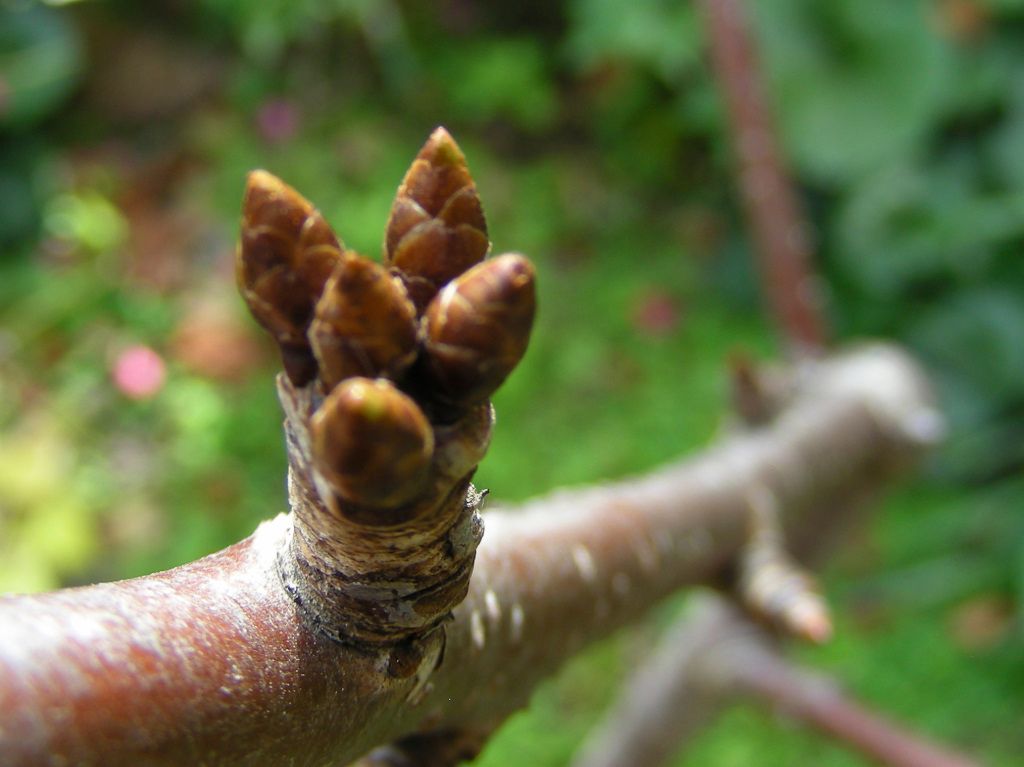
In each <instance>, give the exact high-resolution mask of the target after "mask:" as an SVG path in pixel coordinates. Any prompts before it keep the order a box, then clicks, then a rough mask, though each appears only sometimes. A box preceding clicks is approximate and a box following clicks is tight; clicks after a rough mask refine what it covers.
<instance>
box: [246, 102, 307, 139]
mask: <svg viewBox="0 0 1024 767" xmlns="http://www.w3.org/2000/svg"><path fill="white" fill-rule="evenodd" d="M256 127H257V129H258V130H259V133H260V135H261V136H262V137H263V139H264V140H265V141H269V142H270V143H272V144H280V143H283V142H285V141H288V140H290V139H291V138H293V137H294V136H295V134H296V133H297V132H298V130H299V110H298V109H297V108H296V107H295V105H294V104H292V102H290V101H286V100H285V99H272V100H271V101H267V102H265V103H264V104H263V105H262V106H261V107H260V109H259V111H258V112H257V113H256Z"/></svg>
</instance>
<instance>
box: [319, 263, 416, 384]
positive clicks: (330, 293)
mask: <svg viewBox="0 0 1024 767" xmlns="http://www.w3.org/2000/svg"><path fill="white" fill-rule="evenodd" d="M309 340H310V342H311V343H312V345H313V352H314V353H315V354H316V359H317V362H319V363H320V379H321V381H323V385H324V390H325V391H330V390H331V389H333V388H334V387H335V386H337V385H338V384H339V383H341V381H342V380H344V379H346V378H350V377H352V376H366V377H370V378H375V377H377V376H385V377H387V378H391V379H395V378H397V377H398V376H399V375H401V373H402V372H404V371H405V369H406V368H408V367H409V366H410V365H411V364H412V363H413V361H414V360H415V359H416V310H415V309H414V308H413V305H412V302H411V301H410V300H409V297H408V295H407V294H406V292H405V289H404V288H403V287H402V285H401V283H399V282H397V281H396V280H395V279H394V278H393V277H392V276H391V275H390V274H388V272H387V270H386V269H384V268H383V267H382V266H380V265H378V264H375V263H374V262H373V261H370V260H369V259H367V258H363V257H362V256H358V255H356V254H355V253H353V252H351V251H348V252H346V253H345V255H344V256H343V257H342V259H341V262H340V263H339V264H338V266H337V268H336V269H335V271H334V274H333V275H332V277H331V279H330V280H329V281H328V283H327V285H326V287H325V288H324V292H323V295H322V296H321V297H320V300H319V302H317V305H316V314H315V317H314V319H313V322H312V324H311V325H310V328H309Z"/></svg>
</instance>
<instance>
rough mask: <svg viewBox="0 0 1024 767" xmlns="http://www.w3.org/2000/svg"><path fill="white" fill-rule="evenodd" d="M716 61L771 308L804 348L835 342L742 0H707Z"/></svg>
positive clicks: (789, 338) (786, 331)
mask: <svg viewBox="0 0 1024 767" xmlns="http://www.w3.org/2000/svg"><path fill="white" fill-rule="evenodd" d="M699 5H700V7H701V9H702V10H703V13H704V17H705V29H706V30H707V35H708V45H709V49H710V54H711V64H712V68H713V70H714V74H715V77H716V78H717V80H718V84H719V89H720V91H721V93H722V95H723V97H724V99H725V106H726V109H727V113H728V124H729V127H730V131H731V133H732V143H733V148H734V152H735V155H736V162H737V166H738V167H737V172H736V176H737V179H738V183H739V187H740V192H741V194H742V199H743V207H744V210H745V212H746V218H747V223H748V226H749V228H750V231H751V233H752V235H753V238H754V246H755V247H754V250H755V251H756V254H757V260H758V264H759V266H760V271H761V282H762V285H763V286H764V290H765V292H766V294H767V295H766V299H767V302H768V308H769V310H770V312H771V315H772V317H773V318H774V320H775V322H776V324H777V325H778V328H779V331H780V333H781V335H782V337H783V339H785V340H786V341H788V342H789V343H790V344H792V345H794V346H796V347H797V350H798V351H817V350H820V349H821V348H822V347H823V346H824V345H825V343H826V341H827V340H828V327H827V323H826V320H825V318H824V316H823V312H822V308H821V300H820V295H819V287H818V283H817V280H816V278H815V275H814V271H813V269H812V268H811V267H810V260H811V242H810V236H809V227H808V225H807V222H806V217H805V216H804V213H803V209H802V207H801V204H800V201H799V199H798V197H797V195H796V193H795V191H794V187H793V184H792V182H791V180H790V178H789V176H788V175H787V173H786V170H785V163H784V162H783V159H782V153H781V152H780V150H779V146H778V141H777V139H776V137H775V131H774V128H773V125H772V120H771V110H770V109H769V108H768V104H767V101H766V98H765V94H764V90H763V88H762V85H761V83H760V81H759V80H758V72H759V68H758V67H757V59H756V52H755V45H754V42H753V40H752V38H751V35H750V31H749V29H748V28H747V23H746V21H745V19H744V16H743V8H742V0H701V2H700V4H699Z"/></svg>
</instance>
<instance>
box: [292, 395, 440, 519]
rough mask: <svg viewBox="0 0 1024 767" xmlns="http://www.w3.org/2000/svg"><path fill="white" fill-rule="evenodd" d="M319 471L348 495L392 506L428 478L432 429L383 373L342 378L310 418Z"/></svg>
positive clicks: (409, 496)
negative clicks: (372, 378)
mask: <svg viewBox="0 0 1024 767" xmlns="http://www.w3.org/2000/svg"><path fill="white" fill-rule="evenodd" d="M310 431H311V434H312V438H313V461H314V464H315V466H316V469H317V471H319V472H320V475H321V476H322V477H323V479H324V480H326V481H327V483H328V484H329V485H330V486H331V488H332V489H333V490H334V491H335V492H336V493H337V494H338V495H339V496H340V497H341V498H342V499H344V500H347V501H350V502H352V503H355V504H359V505H361V506H373V507H378V508H379V507H394V506H399V505H401V504H403V503H406V502H408V501H410V500H411V499H412V498H414V497H415V496H416V495H417V493H419V492H420V491H421V490H422V489H423V487H424V484H425V482H426V480H427V476H428V472H429V468H430V462H431V458H432V457H433V453H434V433H433V430H432V429H431V427H430V424H429V423H428V422H427V418H426V416H424V415H423V411H422V410H420V408H419V406H418V405H417V404H416V403H415V402H413V400H412V399H410V398H409V397H407V396H406V395H405V394H403V393H402V392H400V391H399V390H398V389H396V388H395V386H394V385H393V384H392V383H390V382H389V381H386V380H384V379H376V380H371V379H369V378H348V379H346V380H345V381H342V382H341V383H340V384H339V385H338V386H337V387H336V388H335V389H334V391H332V392H331V393H330V394H329V395H328V396H327V397H326V398H325V399H324V402H323V405H322V406H321V407H320V409H319V410H317V412H316V413H315V414H314V415H313V418H312V421H311V423H310Z"/></svg>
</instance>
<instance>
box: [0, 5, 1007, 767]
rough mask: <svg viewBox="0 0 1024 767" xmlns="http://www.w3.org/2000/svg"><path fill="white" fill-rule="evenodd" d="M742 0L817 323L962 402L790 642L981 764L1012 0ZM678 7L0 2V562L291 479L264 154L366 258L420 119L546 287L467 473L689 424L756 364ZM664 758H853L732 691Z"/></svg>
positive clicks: (505, 491) (533, 718)
mask: <svg viewBox="0 0 1024 767" xmlns="http://www.w3.org/2000/svg"><path fill="white" fill-rule="evenodd" d="M748 5H749V6H750V8H751V12H752V13H753V18H752V22H753V24H754V27H755V29H756V33H757V36H758V38H759V41H760V44H761V46H762V56H763V64H764V71H763V76H764V79H765V80H766V82H767V84H768V86H769V92H770V94H771V97H772V99H773V101H774V105H775V108H776V111H777V117H778V122H779V125H780V130H781V137H782V140H783V143H784V144H785V147H786V151H787V152H788V155H789V157H790V159H791V161H792V163H793V166H794V170H795V173H796V175H797V177H798V180H799V182H800V185H801V190H802V192H803V194H804V196H805V199H806V202H807V205H808V207H809V210H810V213H811V216H812V218H813V224H814V227H815V235H816V242H817V246H818V251H819V255H820V267H821V269H822V270H823V272H824V274H825V277H826V278H827V283H828V298H829V304H830V306H829V310H830V314H831V317H832V319H833V321H834V322H835V324H836V326H837V328H838V329H839V331H838V332H839V334H840V336H841V338H842V339H844V340H846V339H854V338H857V337H863V336H883V337H889V338H893V339H896V340H898V341H900V342H902V343H904V344H906V345H908V346H909V347H911V348H912V349H913V350H914V351H915V352H916V353H917V354H918V355H919V356H920V358H921V359H922V360H924V361H925V362H926V363H927V364H928V365H929V367H930V369H931V371H932V373H933V376H934V380H935V382H936V385H937V388H938V390H939V393H940V396H941V398H942V401H943V406H944V409H945V412H946V413H947V414H948V416H949V419H950V424H951V433H950V438H949V440H948V442H947V444H946V445H945V446H944V447H943V448H942V450H940V451H939V452H938V453H937V454H936V455H935V456H934V458H933V459H932V460H931V461H930V462H929V464H928V465H927V466H926V467H925V470H924V472H923V476H922V477H920V478H919V479H917V480H915V481H913V482H912V483H911V484H908V485H906V486H904V487H902V488H898V489H896V490H895V492H893V493H892V494H890V495H889V496H888V497H887V499H886V500H885V501H884V503H883V504H882V508H881V509H879V513H878V514H877V515H875V516H874V517H873V518H872V519H871V520H870V521H869V522H867V523H866V524H865V525H864V527H863V529H861V530H860V531H859V532H858V533H857V535H856V536H855V537H854V538H853V539H852V540H850V541H849V544H848V545H847V547H846V548H845V549H844V551H842V552H841V553H840V554H839V555H838V556H837V557H836V558H835V559H834V561H833V564H832V565H831V566H830V569H829V571H828V572H827V573H826V574H825V582H826V587H827V589H828V592H829V595H830V597H831V599H832V601H833V603H834V606H835V610H836V613H837V620H838V624H839V632H838V637H837V638H836V640H835V641H834V642H832V643H831V644H830V645H829V646H827V647H825V648H820V649H813V650H801V651H799V652H798V657H800V658H801V659H803V660H806V661H807V662H809V663H812V664H814V665H817V666H819V667H821V668H824V669H827V670H828V671H830V672H831V673H833V674H834V675H835V676H836V677H837V678H839V679H840V680H841V681H842V682H843V683H844V684H846V685H847V686H848V687H849V688H850V689H851V690H852V691H853V692H854V693H856V694H857V695H858V696H860V697H861V698H862V699H864V700H866V701H867V702H869V703H870V704H872V705H874V706H876V707H877V708H878V709H880V710H882V711H885V712H887V713H889V714H891V715H893V716H894V717H896V718H898V719H900V720H902V721H906V722H908V723H911V724H912V725H913V726H914V727H915V728H917V729H919V730H921V731H923V732H928V733H931V734H934V735H936V736H938V737H939V738H941V739H943V740H945V741H947V742H950V743H953V744H957V745H959V746H960V747H962V748H964V749H967V750H969V751H971V752H973V753H975V754H977V755H979V756H980V757H982V758H983V759H984V760H985V762H986V763H987V764H992V765H1010V764H1019V759H1020V755H1021V754H1022V753H1024V650H1022V630H1021V629H1022V624H1021V616H1022V607H1024V515H1022V513H1021V510H1022V506H1024V471H1022V470H1024V252H1022V249H1024V0H929V1H928V2H925V1H917V0H901V1H899V2H893V1H892V0H830V2H828V3H821V2H815V1H814V0H760V1H759V2H757V3H754V2H750V3H748ZM704 53H705V52H704V35H703V32H702V29H701V27H700V24H699V18H698V16H697V14H696V12H695V9H694V8H693V7H692V5H691V4H690V3H687V2H668V0H664V1H663V0H632V1H627V0H561V1H554V2H553V1H551V0H547V1H545V2H540V1H538V0H525V2H521V3H498V2H492V3H474V2H470V0H442V1H440V2H429V0H266V1H265V2H260V3H255V2H247V1H246V0H191V1H189V0H151V2H146V3H141V2H138V3H133V2H128V1H127V0H122V1H121V2H117V1H115V0H109V1H107V2H100V1H99V0H92V1H90V0H84V1H82V2H51V3H40V2H29V1H28V0H0V371H2V373H0V591H31V590H42V589H50V588H55V587H58V586H66V585H75V584H82V583H87V582H92V581H96V580H107V579H114V578H121V577H127V576H132V575H138V574H141V573H146V572H150V571H153V570H156V569H160V568H165V567H170V566H173V565H175V564H179V563H181V562H184V561H187V560H190V559H193V558H196V557H198V556H201V555H203V554H205V553H208V552H210V551H213V550H215V549H217V548H219V547H222V546H224V545H226V544H228V543H231V542H233V541H235V540H237V539H239V538H240V537H243V536H245V535H247V534H248V533H249V532H250V531H251V530H252V529H253V527H254V526H255V525H256V523H257V522H258V521H259V520H261V519H264V518H266V517H268V516H270V515H272V514H274V513H276V512H277V511H279V510H282V509H283V508H284V504H285V498H284V453H283V449H282V438H281V435H280V413H279V409H278V406H277V403H276V400H275V395H274V388H273V381H272V377H273V374H274V371H275V367H276V364H275V358H274V353H273V350H272V349H271V345H270V342H269V341H268V339H266V338H264V337H263V336H262V335H261V333H259V332H258V330H257V328H256V326H255V323H254V322H252V321H251V320H249V319H248V318H247V317H246V316H245V313H244V310H243V307H242V303H241V301H240V299H239V298H238V297H237V295H236V293H235V288H234V279H233V268H232V258H233V250H234V242H235V238H236V233H237V222H238V216H239V204H240V199H241V193H242V188H243V183H244V175H245V173H246V172H247V171H248V170H250V169H252V168H255V167H266V168H268V169H269V170H271V171H273V172H275V173H277V174H278V175H280V176H282V177H283V178H284V179H285V180H286V181H288V182H289V183H291V184H292V185H294V186H295V187H297V188H298V189H299V190H300V191H301V192H303V193H304V194H305V195H306V196H307V197H308V198H310V199H311V200H312V201H313V202H314V203H315V204H316V205H318V206H319V207H320V209H321V210H322V211H323V213H324V214H325V215H326V217H327V218H328V220H329V221H331V222H332V223H333V224H334V225H335V227H336V228H337V230H338V231H339V233H340V234H341V236H342V237H343V239H344V240H345V242H346V243H347V244H348V245H349V246H350V247H354V248H356V249H358V250H360V251H362V252H364V253H367V254H370V255H373V256H377V254H378V253H379V249H380V240H381V236H382V232H383V226H384V222H385V220H386V217H387V212H388V209H389V205H390V200H391V197H392V195H393V193H394V190H395V188H396V186H397V184H398V182H399V181H400V179H401V177H402V174H403V173H404V170H405V168H406V167H407V165H408V163H409V161H410V160H411V158H412V157H413V155H414V154H415V152H416V151H417V149H418V148H419V146H420V144H421V143H422V142H423V141H424V140H425V138H426V136H427V135H428V133H429V132H430V130H431V129H432V128H433V127H434V126H435V125H438V124H444V125H446V126H447V127H448V128H449V129H450V130H451V131H452V133H453V134H454V135H455V137H456V138H457V140H458V141H459V142H460V143H461V145H462V147H463V149H464V151H465V153H466V155H467V156H468V159H469V162H470V166H471V168H472V170H473V173H474V175H475V177H476V179H477V182H478V186H479V189H480V192H481V195H482V198H483V200H484V203H485V206H486V208H487V213H488V217H489V221H490V224H491V236H492V240H493V242H494V246H495V250H496V251H499V252H500V251H503V250H520V251H523V252H525V253H527V254H528V255H530V256H531V257H532V258H533V259H534V260H535V261H536V263H537V265H538V269H539V275H540V301H541V304H540V307H541V308H540V315H539V321H538V326H537V329H536V335H535V339H534V341H533V343H532V345H531V348H530V351H529V354H528V355H527V358H526V360H525V361H524V364H523V365H522V367H521V369H520V370H519V371H518V372H517V373H516V374H515V375H514V376H513V377H512V378H511V379H510V381H509V382H508V384H507V385H506V386H505V388H504V389H503V390H502V391H501V392H500V393H499V396H498V397H497V400H496V405H497V408H498V413H499V423H498V428H497V434H496V438H495V442H494V446H493V448H492V450H491V452H490V454H489V456H488V458H487V460H486V462H485V464H484V465H483V466H482V467H481V470H480V472H479V475H478V479H479V484H481V485H483V486H485V487H489V488H490V489H491V490H492V491H493V493H494V497H496V498H498V499H504V500H517V499H522V498H526V497H528V496H532V495H536V494H538V493H541V492H543V491H545V490H548V489H550V488H553V487H555V486H558V485H566V484H577V483H584V482H592V481H597V480H602V479H608V478H614V477H618V476H623V475H627V474H630V473H635V472H638V471H642V470H644V469H647V468H650V467H652V466H655V465H657V464H658V463H661V462H663V461H666V460H668V459H670V458H672V457H674V456H677V455H679V454H680V453H683V452H690V451H695V450H697V449H699V448H700V447H701V446H702V445H704V444H706V443H707V442H708V441H709V440H710V439H712V438H713V437H714V435H715V433H716V431H717V430H718V428H719V427H720V424H721V422H722V420H723V415H724V414H725V412H726V401H727V394H726V390H727V385H726V366H725V361H726V359H727V358H728V356H729V354H730V353H732V352H734V351H736V350H744V351H746V352H749V353H751V354H753V355H755V356H758V357H765V358H770V357H772V356H774V355H775V354H776V353H777V348H776V341H775V339H774V337H773V332H772V329H771V328H770V327H769V325H768V323H767V321H766V319H765V315H764V313H763V312H762V310H761V308H760V299H759V296H758V287H757V282H756V277H755V275H754V274H753V271H752V258H751V253H750V246H749V242H748V238H747V236H746V234H745V232H744V228H743V224H742V222H741V220H740V217H739V214H738V211H737V208H736V196H735V194H734V191H733V185H732V178H731V176H730V171H729V154H728V147H727V145H726V143H725V138H724V137H725V126H724V124H723V111H722V106H721V103H720V99H719V95H718V93H717V91H716V90H715V87H714V85H713V83H712V81H711V78H710V74H709V71H708V68H707V65H706V59H705V55H704ZM677 608H678V602H675V603H673V604H671V605H667V606H666V607H665V608H663V609H662V610H660V611H659V612H658V614H657V615H655V616H653V617H652V620H651V622H650V623H649V624H648V625H644V626H641V627H638V628H637V629H635V630H632V631H629V632H626V633H624V634H623V635H620V636H619V637H616V638H614V639H612V640H610V641H608V642H605V643H602V644H600V645H599V646H597V647H595V648H593V649H592V650H590V651H589V652H587V653H586V654H585V655H584V656H582V657H581V658H579V659H577V660H575V661H573V662H572V663H571V664H570V665H569V666H568V667H567V668H566V670H565V672H564V673H563V674H562V675H561V676H560V677H559V678H558V679H557V680H556V681H554V682H552V683H550V684H548V685H547V686H546V687H545V688H543V689H542V690H541V691H540V692H539V693H538V694H537V695H536V697H535V698H534V702H533V704H532V706H531V708H530V709H529V710H528V711H527V712H525V713H523V714H520V715H517V716H516V717H514V718H513V719H512V720H510V722H509V724H508V725H507V726H506V727H505V728H504V729H503V730H502V731H501V733H500V734H499V735H498V736H497V737H496V738H495V739H494V740H493V741H492V743H491V744H490V746H489V747H488V749H487V750H486V752H485V753H484V755H483V757H482V758H481V762H480V763H481V764H484V765H487V766H488V767H498V766H499V765H541V766H543V765H561V764H565V763H566V761H567V760H568V758H569V756H570V754H571V753H572V751H573V749H574V748H575V746H576V744H577V743H578V742H579V740H580V739H581V738H582V737H583V736H584V734H585V733H586V731H587V729H588V727H589V726H591V725H592V724H593V723H594V722H595V720H596V719H597V717H598V716H599V713H600V711H601V710H602V709H603V708H604V707H605V706H607V705H608V702H609V701H610V700H611V698H612V697H613V695H614V693H615V690H616V687H617V685H618V683H619V681H620V680H621V678H622V676H623V674H624V673H625V672H626V671H627V670H628V668H629V667H630V666H631V665H633V664H635V663H636V662H637V661H638V660H640V659H642V658H643V657H644V656H645V655H646V653H647V652H648V651H649V648H650V643H651V642H652V641H653V640H654V638H655V636H656V632H657V629H658V627H659V626H662V625H664V623H665V622H666V621H668V620H670V619H671V616H672V614H673V612H674V611H675V610H676V609H677ZM677 763H678V764H679V765H750V764H758V765H769V766H771V765H794V764H820V765H836V766H839V765H857V764H862V763H863V762H862V761H861V760H859V759H858V758H857V757H854V756H851V755H850V754H849V753H847V752H845V751H844V750H842V749H840V748H839V747H838V746H836V745H835V744H832V743H827V742H824V741H822V740H821V739H819V738H816V737H813V736H811V735H809V734H807V733H805V732H804V731H802V730H801V729H799V728H797V727H794V726H793V725H791V724H790V723H788V722H787V721H786V720H784V719H782V718H779V717H776V716H775V715H774V714H773V713H772V712H769V711H764V710H759V709H754V708H737V709H734V710H733V711H731V712H730V713H728V714H727V715H726V716H724V717H722V718H721V719H720V720H718V722H717V723H716V724H715V725H714V726H713V727H711V728H710V729H709V730H707V732H706V733H705V734H704V735H702V736H701V738H700V739H699V740H698V741H697V742H696V743H695V744H694V745H693V747H692V749H691V750H690V751H689V752H688V753H687V754H686V755H685V756H680V758H679V760H678V762H677Z"/></svg>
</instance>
